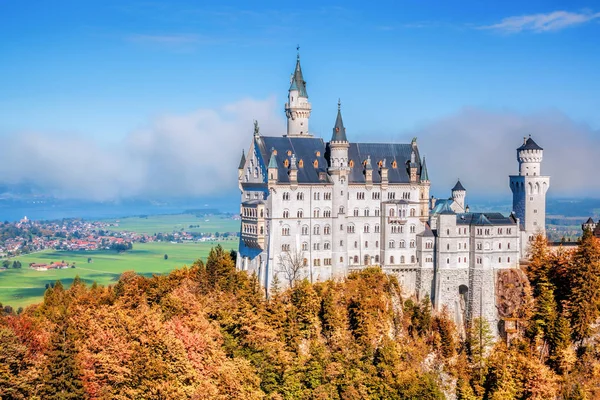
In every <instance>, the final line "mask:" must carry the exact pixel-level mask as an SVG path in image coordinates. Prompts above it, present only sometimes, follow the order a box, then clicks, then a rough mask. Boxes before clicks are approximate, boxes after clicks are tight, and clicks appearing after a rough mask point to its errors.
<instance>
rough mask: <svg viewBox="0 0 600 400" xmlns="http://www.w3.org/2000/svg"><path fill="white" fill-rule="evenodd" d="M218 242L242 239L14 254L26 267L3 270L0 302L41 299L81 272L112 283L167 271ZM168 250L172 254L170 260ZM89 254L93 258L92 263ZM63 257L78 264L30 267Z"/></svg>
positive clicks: (87, 278) (231, 243)
mask: <svg viewBox="0 0 600 400" xmlns="http://www.w3.org/2000/svg"><path fill="white" fill-rule="evenodd" d="M156 217H162V216H152V217H151V218H152V219H154V218H156ZM179 217H181V216H179ZM158 219H159V220H161V223H165V224H168V223H171V222H164V220H163V219H162V218H158ZM234 222H235V221H234ZM130 226H133V227H134V228H137V229H148V227H149V226H151V225H150V224H148V225H147V226H144V224H140V225H138V226H137V227H135V226H134V224H133V223H131V224H130ZM153 227H159V225H158V224H157V223H154V225H153ZM121 229H123V228H121ZM158 231H161V230H158ZM163 231H164V230H163ZM220 231H225V229H223V228H221V229H220ZM217 244H221V245H222V246H223V247H224V248H225V249H227V250H230V249H237V244H238V241H237V240H225V241H220V242H195V243H168V242H153V243H134V245H133V249H132V250H130V251H127V252H124V253H118V252H115V251H107V250H98V251H55V250H44V251H41V252H38V253H32V254H27V255H24V256H19V257H14V258H12V259H11V261H13V260H18V261H21V263H22V265H23V268H22V269H12V268H9V269H7V270H5V271H2V272H0V303H2V304H3V305H11V306H12V307H13V308H15V309H16V308H18V307H24V306H26V305H29V304H33V303H37V302H40V301H41V300H42V298H43V295H44V291H45V286H46V284H47V283H52V282H55V281H57V280H61V281H62V283H63V284H64V285H65V286H66V287H69V286H70V284H71V282H72V281H73V278H75V276H76V275H79V277H80V278H81V279H83V280H84V281H85V282H86V283H88V284H91V283H92V282H94V281H95V282H97V283H98V284H100V285H110V284H114V283H115V282H116V281H117V280H118V278H119V276H120V275H121V274H122V273H123V272H125V271H135V272H137V273H139V274H142V275H146V276H150V275H152V274H162V273H166V272H169V271H171V270H173V269H174V268H177V267H181V266H184V265H191V264H192V263H193V262H194V261H195V260H197V259H205V258H206V256H207V255H208V253H209V251H210V248H211V247H213V246H215V245H217ZM165 254H167V255H168V259H166V260H165V257H164V255H165ZM88 258H91V262H89V263H88ZM63 260H64V261H65V262H67V263H69V264H73V263H75V266H76V268H69V269H59V270H49V271H34V270H31V269H29V268H27V266H28V265H29V264H30V263H50V262H53V261H63Z"/></svg>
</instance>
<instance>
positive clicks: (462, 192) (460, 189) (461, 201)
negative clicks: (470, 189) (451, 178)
mask: <svg viewBox="0 0 600 400" xmlns="http://www.w3.org/2000/svg"><path fill="white" fill-rule="evenodd" d="M466 196H467V189H465V187H464V186H463V185H462V183H460V179H459V180H458V181H457V182H456V185H454V187H453V188H452V200H454V202H455V203H456V204H457V205H458V206H459V207H458V210H456V212H465V197H466Z"/></svg>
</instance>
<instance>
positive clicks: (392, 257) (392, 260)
mask: <svg viewBox="0 0 600 400" xmlns="http://www.w3.org/2000/svg"><path fill="white" fill-rule="evenodd" d="M393 263H394V256H390V264H393Z"/></svg>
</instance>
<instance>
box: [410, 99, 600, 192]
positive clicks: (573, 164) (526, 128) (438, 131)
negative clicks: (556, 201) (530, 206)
mask: <svg viewBox="0 0 600 400" xmlns="http://www.w3.org/2000/svg"><path fill="white" fill-rule="evenodd" d="M413 134H414V135H416V136H418V138H419V148H420V149H421V152H422V153H423V154H425V155H426V157H427V166H428V170H429V176H430V178H431V180H432V188H433V191H434V193H436V194H437V195H449V191H450V188H451V187H452V185H454V183H456V179H457V178H460V179H461V182H463V183H464V185H465V187H466V188H467V190H470V192H469V193H470V194H471V195H476V196H490V195H494V196H497V195H504V196H510V189H509V187H508V175H509V174H516V173H517V172H518V163H517V159H516V148H517V147H519V146H520V145H521V144H522V143H523V137H524V136H529V135H531V136H532V138H533V139H534V140H535V141H536V142H537V143H538V144H539V145H540V146H542V147H543V148H544V161H543V164H542V172H543V173H544V174H547V175H550V176H551V181H550V182H551V185H550V186H551V188H550V195H554V196H561V197H565V196H581V195H596V196H597V195H600V174H598V173H597V171H598V164H597V163H598V161H597V160H598V158H597V149H598V148H600V132H598V131H594V130H592V129H591V128H590V127H588V126H586V125H583V124H578V123H576V122H574V121H573V120H571V119H569V118H568V117H567V116H565V115H564V114H562V113H560V112H557V111H546V112H540V113H535V114H527V115H524V114H519V113H515V112H492V111H485V110H481V109H476V108H467V109H464V110H462V111H460V112H459V113H457V114H455V115H452V116H449V117H446V118H443V119H440V120H438V121H436V122H434V123H432V124H429V125H427V126H425V127H423V128H422V129H419V130H418V131H417V132H413V133H411V135H413Z"/></svg>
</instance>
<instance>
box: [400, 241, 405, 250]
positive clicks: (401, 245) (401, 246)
mask: <svg viewBox="0 0 600 400" xmlns="http://www.w3.org/2000/svg"><path fill="white" fill-rule="evenodd" d="M405 247H406V242H404V240H401V241H400V248H401V249H403V248H405Z"/></svg>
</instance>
